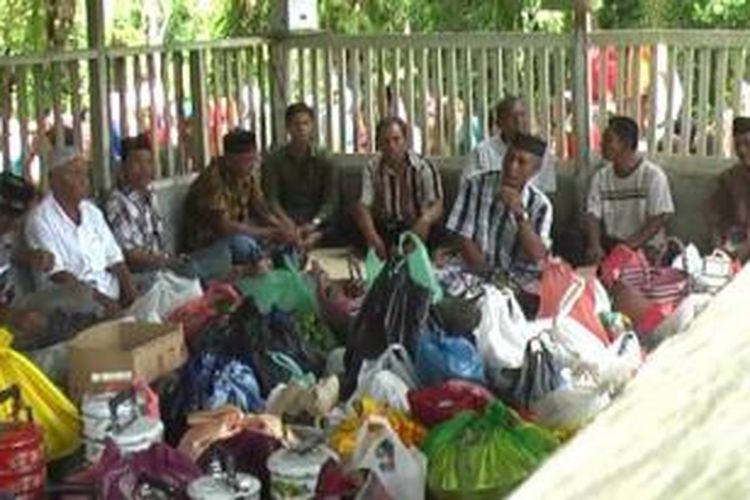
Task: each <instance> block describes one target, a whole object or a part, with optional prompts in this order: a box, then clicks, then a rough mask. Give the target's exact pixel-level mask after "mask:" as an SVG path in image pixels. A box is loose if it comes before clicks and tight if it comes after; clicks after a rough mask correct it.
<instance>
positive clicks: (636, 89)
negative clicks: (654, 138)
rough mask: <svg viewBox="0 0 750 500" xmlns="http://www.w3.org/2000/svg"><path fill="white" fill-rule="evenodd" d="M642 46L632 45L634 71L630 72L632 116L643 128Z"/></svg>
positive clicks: (632, 66) (631, 61)
mask: <svg viewBox="0 0 750 500" xmlns="http://www.w3.org/2000/svg"><path fill="white" fill-rule="evenodd" d="M640 49H641V47H640V45H632V46H631V50H632V59H631V60H630V63H631V68H632V72H631V74H630V77H631V80H630V82H629V83H630V108H629V110H630V111H629V113H630V116H631V117H632V118H633V119H634V120H635V121H636V123H638V127H639V128H641V125H642V124H643V122H642V120H641V50H640Z"/></svg>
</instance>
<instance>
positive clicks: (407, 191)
mask: <svg viewBox="0 0 750 500" xmlns="http://www.w3.org/2000/svg"><path fill="white" fill-rule="evenodd" d="M408 161H409V167H410V168H407V169H404V170H403V171H402V172H399V171H396V170H395V169H392V168H390V167H389V166H387V165H386V164H385V163H384V162H383V157H382V155H380V154H378V155H376V156H374V157H373V159H372V161H370V163H369V164H368V165H367V166H366V167H365V169H364V170H363V172H362V197H361V202H362V204H363V205H365V206H366V207H368V208H370V209H371V210H372V211H373V212H375V214H376V218H378V219H379V220H388V221H398V222H407V223H411V222H413V221H415V220H416V219H417V218H419V216H420V215H421V214H422V212H424V210H426V209H427V208H428V207H429V206H430V205H432V204H433V203H434V202H436V201H437V200H440V199H442V198H443V183H442V180H441V178H440V173H439V172H438V170H437V168H435V166H434V165H432V164H431V163H430V162H429V161H427V160H426V159H424V158H423V157H421V156H419V155H418V154H416V153H413V152H409V154H408Z"/></svg>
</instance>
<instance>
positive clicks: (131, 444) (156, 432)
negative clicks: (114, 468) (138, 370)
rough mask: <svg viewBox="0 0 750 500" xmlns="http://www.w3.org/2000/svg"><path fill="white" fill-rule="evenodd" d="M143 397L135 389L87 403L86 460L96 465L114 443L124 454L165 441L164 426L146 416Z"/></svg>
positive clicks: (85, 411) (92, 398) (105, 395)
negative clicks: (112, 442) (143, 413)
mask: <svg viewBox="0 0 750 500" xmlns="http://www.w3.org/2000/svg"><path fill="white" fill-rule="evenodd" d="M139 399H141V398H139V395H138V394H137V393H136V391H135V390H134V389H128V390H126V391H123V392H120V393H113V392H107V393H102V394H98V395H94V396H87V397H85V398H84V403H83V408H82V409H83V411H82V413H83V429H84V430H83V433H84V443H85V448H86V460H87V461H89V462H90V463H95V462H97V461H98V460H99V457H100V456H101V454H102V452H103V451H104V446H105V442H106V440H107V439H112V441H114V443H115V444H116V445H117V447H118V448H119V449H120V451H122V452H123V453H134V452H136V451H141V450H145V449H147V448H148V447H149V446H151V444H153V443H156V442H159V441H161V440H162V438H163V435H164V424H163V423H162V422H161V421H160V420H157V419H154V418H151V417H146V416H144V415H142V412H141V409H140V408H141V404H142V403H143V401H142V400H140V401H139Z"/></svg>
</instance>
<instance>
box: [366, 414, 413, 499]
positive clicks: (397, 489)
mask: <svg viewBox="0 0 750 500" xmlns="http://www.w3.org/2000/svg"><path fill="white" fill-rule="evenodd" d="M351 467H352V469H353V470H362V469H364V470H368V471H370V473H371V474H372V475H374V476H376V477H377V479H378V480H379V481H380V483H381V484H382V485H383V487H384V488H385V490H386V491H387V493H388V495H389V496H390V497H391V498H394V499H408V500H423V499H424V495H425V483H426V481H427V458H426V457H425V456H424V455H423V454H422V452H421V451H419V450H418V449H417V448H407V447H406V445H404V443H403V442H402V441H401V439H399V437H398V434H396V433H395V432H394V430H393V429H392V428H391V426H390V425H389V424H388V420H386V419H385V418H382V417H376V416H373V417H370V418H369V419H368V420H367V421H366V422H365V423H364V424H363V425H362V427H361V428H360V430H359V434H358V435H357V445H356V448H355V451H354V455H353V456H352V460H351ZM363 489H364V490H365V491H366V490H367V489H368V488H366V487H365V488H363ZM357 499H358V500H367V499H366V498H363V497H362V496H358V497H357Z"/></svg>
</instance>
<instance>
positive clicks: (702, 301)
mask: <svg viewBox="0 0 750 500" xmlns="http://www.w3.org/2000/svg"><path fill="white" fill-rule="evenodd" d="M711 297H712V295H711V294H709V293H691V294H690V295H688V296H687V297H685V298H684V299H683V300H682V302H680V305H679V306H677V309H675V310H674V311H672V313H671V314H670V315H669V316H667V318H666V319H665V320H664V321H662V323H661V324H660V325H659V326H658V327H657V328H656V330H654V332H653V333H652V335H653V336H656V337H658V338H668V337H671V336H673V335H677V334H678V333H681V332H684V331H685V330H687V328H688V327H689V326H690V325H691V324H692V322H693V320H694V319H695V318H696V316H698V314H699V313H700V312H701V311H703V309H704V308H705V307H706V306H707V305H708V303H709V301H710V300H711Z"/></svg>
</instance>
